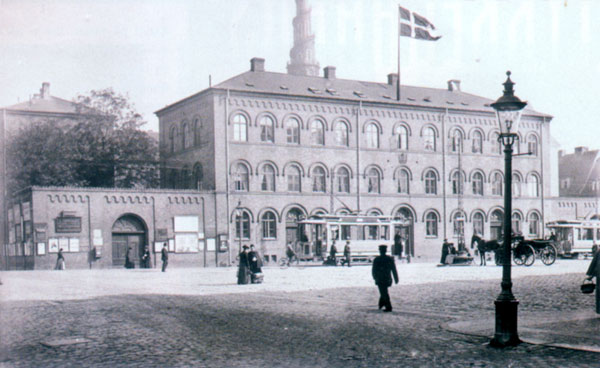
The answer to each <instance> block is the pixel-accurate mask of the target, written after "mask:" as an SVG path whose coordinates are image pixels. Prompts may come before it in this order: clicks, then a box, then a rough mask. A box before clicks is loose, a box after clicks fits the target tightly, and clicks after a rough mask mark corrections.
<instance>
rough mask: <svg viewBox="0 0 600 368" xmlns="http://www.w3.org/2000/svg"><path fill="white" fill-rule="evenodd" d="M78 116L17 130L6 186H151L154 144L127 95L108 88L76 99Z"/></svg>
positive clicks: (155, 166)
mask: <svg viewBox="0 0 600 368" xmlns="http://www.w3.org/2000/svg"><path fill="white" fill-rule="evenodd" d="M75 102H76V103H77V108H78V112H79V118H78V119H76V120H75V121H74V122H70V123H63V124H60V123H58V122H56V121H50V120H49V121H47V122H44V123H41V124H32V125H29V126H27V127H25V128H24V129H22V130H20V131H19V132H18V133H17V134H16V136H14V137H13V138H12V140H11V142H10V143H9V147H8V155H9V157H11V159H10V160H8V161H9V167H8V176H9V183H10V184H9V188H10V190H13V191H14V190H16V189H21V188H24V187H27V186H30V185H72V186H86V187H117V188H134V187H135V188H138V187H146V188H154V187H157V186H158V148H157V143H156V141H155V140H154V139H152V138H151V137H150V136H149V135H148V134H147V133H146V132H144V131H142V130H140V127H141V126H143V125H144V124H145V123H146V122H145V121H144V120H143V119H142V116H141V115H140V114H138V113H137V112H136V111H135V109H134V107H133V105H131V103H130V102H129V100H128V97H127V96H123V95H120V94H117V93H115V92H114V91H113V90H112V89H104V90H97V91H91V92H90V93H89V94H88V95H80V96H78V97H77V98H76V99H75Z"/></svg>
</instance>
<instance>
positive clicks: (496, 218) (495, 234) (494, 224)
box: [490, 210, 504, 239]
mask: <svg viewBox="0 0 600 368" xmlns="http://www.w3.org/2000/svg"><path fill="white" fill-rule="evenodd" d="M503 223H504V214H503V213H502V211H501V210H494V212H492V215H491V216H490V236H491V238H492V239H501V237H502V231H503V228H502V227H503Z"/></svg>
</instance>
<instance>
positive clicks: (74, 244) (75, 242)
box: [69, 238, 79, 252]
mask: <svg viewBox="0 0 600 368" xmlns="http://www.w3.org/2000/svg"><path fill="white" fill-rule="evenodd" d="M69 252H79V238H70V239H69Z"/></svg>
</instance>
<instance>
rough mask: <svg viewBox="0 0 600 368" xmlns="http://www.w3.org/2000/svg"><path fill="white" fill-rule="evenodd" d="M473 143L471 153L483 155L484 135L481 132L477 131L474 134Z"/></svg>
mask: <svg viewBox="0 0 600 368" xmlns="http://www.w3.org/2000/svg"><path fill="white" fill-rule="evenodd" d="M471 142H472V144H473V146H472V148H471V151H472V152H473V153H481V152H482V147H483V135H482V134H481V132H480V131H478V130H476V131H474V132H473V139H472V140H471Z"/></svg>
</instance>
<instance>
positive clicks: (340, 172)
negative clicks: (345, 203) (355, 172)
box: [335, 167, 350, 193]
mask: <svg viewBox="0 0 600 368" xmlns="http://www.w3.org/2000/svg"><path fill="white" fill-rule="evenodd" d="M335 176H336V182H337V188H336V189H337V191H338V192H339V193H350V173H349V172H348V169H346V168H345V167H340V168H338V169H337V171H336V173H335Z"/></svg>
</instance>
